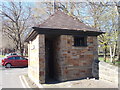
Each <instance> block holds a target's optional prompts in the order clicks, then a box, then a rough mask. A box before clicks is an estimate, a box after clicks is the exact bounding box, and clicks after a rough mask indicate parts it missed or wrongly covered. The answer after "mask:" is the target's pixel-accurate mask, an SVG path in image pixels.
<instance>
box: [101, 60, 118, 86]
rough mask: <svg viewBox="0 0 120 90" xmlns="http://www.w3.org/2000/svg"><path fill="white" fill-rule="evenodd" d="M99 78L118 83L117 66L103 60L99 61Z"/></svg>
mask: <svg viewBox="0 0 120 90" xmlns="http://www.w3.org/2000/svg"><path fill="white" fill-rule="evenodd" d="M99 79H104V80H107V81H110V82H113V83H116V84H118V67H117V66H113V65H110V64H108V63H105V62H102V61H101V62H99Z"/></svg>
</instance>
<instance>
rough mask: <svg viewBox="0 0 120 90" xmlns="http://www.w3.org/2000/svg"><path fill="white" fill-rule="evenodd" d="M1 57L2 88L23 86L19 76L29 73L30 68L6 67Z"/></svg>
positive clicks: (0, 78)
mask: <svg viewBox="0 0 120 90" xmlns="http://www.w3.org/2000/svg"><path fill="white" fill-rule="evenodd" d="M1 60H2V58H0V89H1V87H2V88H23V86H22V83H21V81H20V78H19V76H20V75H24V74H27V69H28V68H5V67H2V65H1Z"/></svg>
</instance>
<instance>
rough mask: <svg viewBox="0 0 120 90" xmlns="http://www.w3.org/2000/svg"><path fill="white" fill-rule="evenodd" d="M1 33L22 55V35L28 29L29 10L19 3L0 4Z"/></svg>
mask: <svg viewBox="0 0 120 90" xmlns="http://www.w3.org/2000/svg"><path fill="white" fill-rule="evenodd" d="M1 6H2V10H0V14H1V15H2V23H3V28H2V29H3V32H4V34H5V35H6V36H8V37H9V38H10V39H11V40H13V42H14V44H15V46H16V47H15V49H16V50H18V51H19V52H20V53H21V55H23V49H24V42H23V38H22V37H23V36H22V35H23V33H24V31H25V30H26V29H27V28H28V26H29V25H28V23H27V22H28V20H29V17H30V15H31V9H30V7H28V6H25V3H24V4H23V3H21V2H7V3H2V5H1Z"/></svg>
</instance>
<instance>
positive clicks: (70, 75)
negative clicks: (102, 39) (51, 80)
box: [54, 35, 98, 81]
mask: <svg viewBox="0 0 120 90" xmlns="http://www.w3.org/2000/svg"><path fill="white" fill-rule="evenodd" d="M73 45H74V39H73V36H68V35H61V36H60V37H58V39H57V40H56V42H55V44H54V46H55V48H56V52H55V53H56V54H55V55H56V56H55V58H56V62H57V63H56V75H55V76H56V78H57V79H58V80H59V81H65V80H72V79H80V78H86V77H91V76H92V65H93V61H94V60H97V59H98V54H97V37H88V38H87V45H88V46H87V47H74V46H73ZM95 68H96V67H95Z"/></svg>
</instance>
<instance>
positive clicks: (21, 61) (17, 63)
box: [2, 55, 28, 68]
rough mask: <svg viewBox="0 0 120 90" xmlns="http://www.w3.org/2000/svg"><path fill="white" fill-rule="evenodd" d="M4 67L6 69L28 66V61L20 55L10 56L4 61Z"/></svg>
mask: <svg viewBox="0 0 120 90" xmlns="http://www.w3.org/2000/svg"><path fill="white" fill-rule="evenodd" d="M2 66H5V67H6V68H10V67H23V66H28V59H26V58H24V57H23V56H19V55H12V56H8V57H6V58H4V59H3V60H2Z"/></svg>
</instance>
